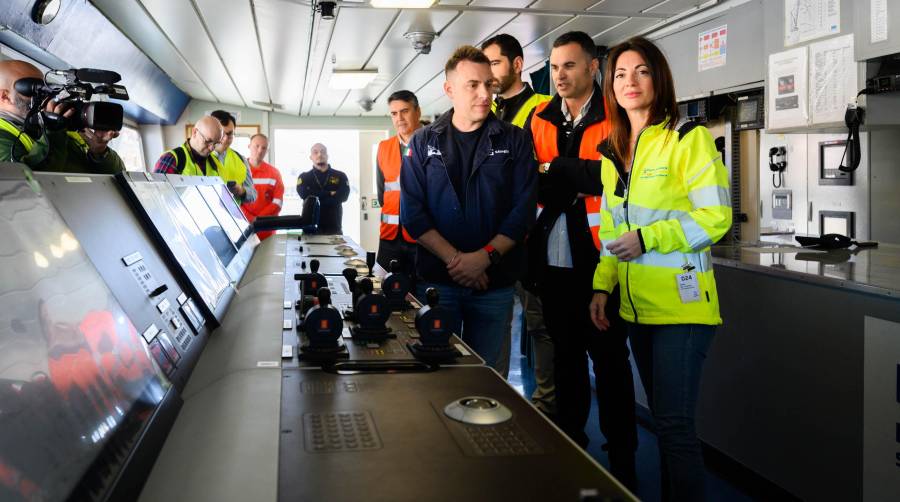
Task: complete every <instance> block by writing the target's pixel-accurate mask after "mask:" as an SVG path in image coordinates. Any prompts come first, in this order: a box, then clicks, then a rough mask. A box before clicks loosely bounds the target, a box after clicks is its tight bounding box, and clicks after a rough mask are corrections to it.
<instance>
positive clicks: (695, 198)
mask: <svg viewBox="0 0 900 502" xmlns="http://www.w3.org/2000/svg"><path fill="white" fill-rule="evenodd" d="M600 151H601V153H602V154H603V159H602V166H601V179H602V181H603V202H602V204H601V210H600V240H601V242H602V243H603V249H602V250H601V252H600V263H599V264H598V265H597V269H596V271H595V273H594V289H595V290H597V291H612V290H613V288H614V287H615V286H616V284H618V285H619V287H620V288H621V295H622V307H621V310H620V313H621V315H622V318H623V319H625V320H627V321H630V322H634V323H639V324H709V325H716V324H721V323H722V318H721V316H720V315H719V298H718V295H717V293H716V281H715V278H714V277H713V269H712V256H711V253H710V249H709V247H710V246H711V245H712V244H713V243H715V242H716V241H718V240H719V239H720V238H721V237H722V236H723V235H725V232H727V231H728V229H729V228H731V215H732V209H731V202H730V196H729V190H728V171H727V169H726V168H725V165H724V164H723V163H722V158H721V155H720V154H719V152H718V151H717V150H716V147H715V143H714V141H713V138H712V135H710V133H709V131H708V130H707V129H706V128H705V127H702V126H699V125H697V124H695V123H688V124H686V125H685V126H682V127H680V128H679V129H678V130H677V131H671V130H669V129H666V128H665V126H664V124H657V125H653V126H649V127H647V128H645V129H644V130H643V131H642V132H641V133H640V136H639V137H638V140H637V143H636V144H635V149H634V155H633V157H634V160H633V162H632V168H631V172H630V174H628V173H625V170H624V168H623V166H622V165H621V162H619V161H617V160H616V159H615V155H614V154H613V152H612V151H611V148H610V147H609V144H608V142H604V143H603V144H602V145H601V150H600ZM631 230H638V231H639V234H640V237H641V241H642V245H643V247H644V249H645V252H644V253H643V254H642V255H641V256H640V257H638V258H636V259H632V260H630V261H619V259H618V258H617V257H616V256H615V255H613V254H612V253H610V252H609V250H608V249H606V245H607V244H608V243H610V242H612V241H613V240H615V239H617V238H618V237H620V236H621V235H623V234H624V233H626V232H628V231H631ZM691 267H693V268H692V269H691ZM686 270H693V272H695V273H696V275H697V281H698V283H699V288H700V291H699V292H700V300H699V301H694V302H689V303H683V302H682V301H681V296H680V295H679V285H678V282H677V280H678V275H679V274H682V273H684V272H685V271H686Z"/></svg>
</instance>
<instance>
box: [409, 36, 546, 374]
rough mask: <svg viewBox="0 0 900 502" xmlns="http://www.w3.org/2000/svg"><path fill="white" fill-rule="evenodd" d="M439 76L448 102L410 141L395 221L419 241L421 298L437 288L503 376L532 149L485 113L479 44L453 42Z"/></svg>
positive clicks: (528, 220)
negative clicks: (447, 107) (455, 46)
mask: <svg viewBox="0 0 900 502" xmlns="http://www.w3.org/2000/svg"><path fill="white" fill-rule="evenodd" d="M444 73H445V76H446V81H445V82H444V93H445V94H446V95H447V97H448V98H450V101H451V102H452V103H453V108H452V110H450V111H448V112H447V113H444V114H443V115H441V117H440V118H439V119H437V120H436V121H435V122H434V123H433V124H431V125H429V126H427V127H425V128H424V129H423V130H422V131H420V132H418V133H416V134H415V135H414V136H413V138H412V143H411V144H410V150H411V153H410V155H409V156H408V157H404V158H403V168H402V169H401V170H400V183H401V187H402V191H401V204H400V222H401V223H402V224H403V226H404V227H405V228H406V229H407V230H408V231H409V234H410V236H412V237H413V238H415V239H416V240H417V242H418V249H417V254H416V271H417V272H418V275H419V278H420V280H421V281H422V282H420V284H419V286H418V295H419V297H420V298H423V297H424V296H423V295H424V292H425V290H426V289H427V288H429V287H434V288H437V290H438V291H439V293H440V297H441V300H440V301H441V305H442V306H444V307H445V308H447V309H449V310H450V311H452V312H454V313H455V318H456V322H455V325H454V326H452V328H453V331H454V332H455V333H458V334H460V336H461V337H462V339H463V340H464V341H465V342H466V343H468V344H469V345H470V346H471V347H472V348H473V349H474V350H475V351H476V352H477V353H478V354H479V355H481V357H482V358H483V359H484V360H485V361H486V362H487V364H488V365H490V366H492V367H493V368H494V369H496V370H497V371H498V372H499V373H500V374H501V375H503V376H504V377H505V376H506V374H507V373H508V371H509V351H508V350H507V351H506V354H505V355H504V354H503V347H508V346H509V342H508V339H509V336H510V321H511V317H512V304H513V285H514V284H515V282H516V280H518V279H519V277H520V274H521V272H522V271H523V270H524V266H525V255H524V251H525V250H524V248H523V242H524V241H525V235H526V234H527V232H528V230H529V228H530V227H531V224H532V223H533V221H534V212H535V199H534V197H535V193H534V192H535V183H536V178H537V170H536V165H535V161H534V151H533V148H532V146H531V141H530V139H529V137H528V134H526V133H525V132H524V131H523V130H521V129H519V128H517V127H515V126H513V125H511V124H507V123H505V122H502V121H500V120H497V118H496V117H495V116H494V114H492V113H491V93H492V91H493V89H494V85H495V83H494V77H493V75H491V68H490V61H489V60H488V59H487V57H485V55H484V54H483V53H482V52H481V51H480V50H478V49H477V48H475V47H472V46H462V47H460V48H458V49H457V50H456V52H454V53H453V55H452V56H451V57H450V59H449V60H448V61H447V64H446V65H445V67H444Z"/></svg>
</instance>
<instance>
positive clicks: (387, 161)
mask: <svg viewBox="0 0 900 502" xmlns="http://www.w3.org/2000/svg"><path fill="white" fill-rule="evenodd" d="M377 159H378V169H381V174H382V175H383V176H384V204H382V206H381V231H380V237H381V239H382V240H386V241H392V240H394V239H396V238H397V231H398V230H399V229H400V164H401V161H400V136H391V137H390V138H388V139H386V140H384V141H382V142H381V143H379V144H378V156H377ZM403 238H404V239H405V240H406V242H416V240H415V239H413V238H412V237H410V235H409V234H408V233H406V229H405V228H404V229H403Z"/></svg>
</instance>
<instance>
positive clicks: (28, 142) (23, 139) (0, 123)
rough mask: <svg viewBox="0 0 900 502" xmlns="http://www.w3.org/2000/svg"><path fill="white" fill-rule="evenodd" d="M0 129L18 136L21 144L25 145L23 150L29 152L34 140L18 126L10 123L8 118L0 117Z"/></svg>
mask: <svg viewBox="0 0 900 502" xmlns="http://www.w3.org/2000/svg"><path fill="white" fill-rule="evenodd" d="M0 129H2V130H4V131H6V132H8V133H10V134H12V135H13V136H15V137H17V138H19V142H20V143H22V146H24V147H25V151H26V152H28V153H31V149H32V148H34V140H33V139H31V136H29V135H27V134H25V133H24V132H22V131H21V130H20V129H19V128H18V127H16V126H14V125H12V123H10V122H9V121H8V120H6V119H2V118H0Z"/></svg>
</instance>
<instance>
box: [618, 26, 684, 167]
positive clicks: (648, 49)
mask: <svg viewBox="0 0 900 502" xmlns="http://www.w3.org/2000/svg"><path fill="white" fill-rule="evenodd" d="M626 51H635V52H637V53H638V54H640V55H641V57H642V58H643V59H644V62H646V63H647V66H648V67H649V68H650V76H651V78H652V79H653V103H652V104H651V105H650V120H649V123H648V125H655V124H659V123H662V122H666V128H667V129H669V130H671V131H674V130H675V126H676V124H677V123H678V118H679V117H678V103H677V102H676V101H675V82H674V81H673V80H672V72H671V71H669V63H668V62H667V61H666V57H665V56H663V53H662V51H660V50H659V48H658V47H656V45H654V44H653V42H651V41H649V40H647V39H646V38H644V37H634V38H630V39H628V40H626V41H624V42H622V43H621V44H619V45H616V46H615V47H613V48H612V49H610V50H609V56H608V58H607V60H606V71H605V72H604V75H603V99H604V100H605V101H606V109H607V110H609V125H610V131H609V144H610V146H611V147H612V151H613V153H615V155H616V157H617V158H618V159H620V160H623V159H626V158H628V154H629V152H628V146H629V144H628V143H629V140H630V137H631V123H630V122H629V121H628V115H627V114H626V113H625V109H624V108H622V107H621V106H619V103H618V102H617V101H616V94H615V91H614V90H613V81H614V78H615V75H616V62H617V61H618V60H619V56H621V55H622V53H624V52H626Z"/></svg>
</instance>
